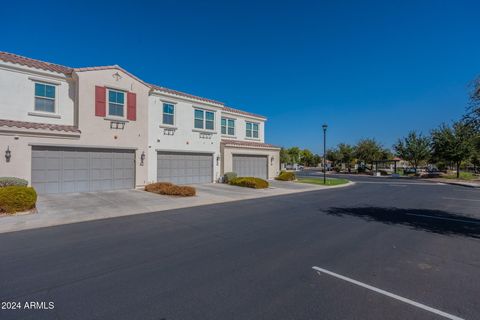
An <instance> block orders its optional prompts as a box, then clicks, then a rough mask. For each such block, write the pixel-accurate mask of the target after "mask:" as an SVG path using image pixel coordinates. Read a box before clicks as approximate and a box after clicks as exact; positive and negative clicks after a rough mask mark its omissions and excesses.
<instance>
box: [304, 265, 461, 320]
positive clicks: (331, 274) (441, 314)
mask: <svg viewBox="0 0 480 320" xmlns="http://www.w3.org/2000/svg"><path fill="white" fill-rule="evenodd" d="M312 269H313V270H315V271H317V272H318V273H319V274H322V273H325V274H328V275H330V276H332V277H335V278H338V279H341V280H344V281H347V282H350V283H353V284H356V285H357V286H360V287H363V288H366V289H369V290H372V291H375V292H377V293H380V294H383V295H385V296H387V297H390V298H393V299H396V300H399V301H402V302H405V303H408V304H410V305H412V306H415V307H417V308H420V309H423V310H426V311H429V312H431V313H434V314H437V315H439V316H442V317H445V318H447V319H452V320H464V319H463V318H460V317H457V316H454V315H452V314H449V313H446V312H443V311H441V310H438V309H435V308H432V307H429V306H426V305H424V304H422V303H419V302H415V301H413V300H410V299H407V298H404V297H401V296H399V295H396V294H393V293H390V292H388V291H385V290H382V289H379V288H376V287H373V286H371V285H368V284H366V283H363V282H360V281H357V280H353V279H351V278H347V277H345V276H342V275H340V274H338V273H335V272H332V271H328V270H326V269H322V268H319V267H312Z"/></svg>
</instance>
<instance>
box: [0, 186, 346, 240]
mask: <svg viewBox="0 0 480 320" xmlns="http://www.w3.org/2000/svg"><path fill="white" fill-rule="evenodd" d="M287 183H289V182H287ZM354 184H355V182H352V181H349V182H348V183H346V184H342V185H337V186H331V187H325V186H320V185H313V184H310V185H309V184H305V185H308V186H309V187H310V188H308V189H297V190H295V189H283V190H281V191H280V190H279V189H276V190H278V191H277V192H276V193H275V194H269V193H258V194H255V195H252V196H242V197H240V198H238V199H232V198H220V199H216V200H210V201H203V202H197V203H194V204H191V203H188V202H178V203H176V204H175V205H168V206H155V207H151V208H149V209H148V210H145V208H142V209H141V210H138V211H134V210H126V211H120V210H118V211H114V212H112V213H107V214H104V215H103V216H88V215H85V216H82V218H81V219H79V218H78V217H67V216H65V217H63V220H58V221H46V220H42V216H41V213H35V214H32V215H31V217H32V220H31V221H18V220H17V221H14V220H15V219H16V217H25V216H26V215H22V216H15V215H12V216H5V217H1V218H0V234H2V233H9V232H16V231H24V230H32V229H39V228H48V227H55V226H60V225H66V224H73V223H81V222H88V221H96V220H105V219H112V218H119V217H125V216H132V215H138V214H148V213H157V212H162V211H169V210H177V209H185V208H194V207H200V206H208V205H213V204H222V203H228V202H237V201H243V200H253V199H260V198H269V197H278V196H285V195H291V194H297V193H303V192H314V191H321V190H329V189H336V188H344V187H349V186H352V185H354ZM238 188H241V187H238ZM259 190H261V189H259ZM136 191H138V192H146V191H142V190H136ZM28 216H30V215H28ZM12 219H13V220H12ZM3 221H5V222H7V221H8V222H13V223H11V224H9V225H6V224H3V225H2V222H3Z"/></svg>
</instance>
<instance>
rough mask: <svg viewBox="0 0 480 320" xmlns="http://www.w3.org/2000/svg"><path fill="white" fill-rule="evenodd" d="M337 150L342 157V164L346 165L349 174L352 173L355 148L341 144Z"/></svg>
mask: <svg viewBox="0 0 480 320" xmlns="http://www.w3.org/2000/svg"><path fill="white" fill-rule="evenodd" d="M337 150H338V152H339V153H340V155H341V158H342V160H341V161H342V163H344V164H345V166H346V167H347V169H348V172H350V170H351V168H352V166H353V165H354V162H355V148H354V147H353V146H351V145H349V144H346V143H340V144H339V145H338V146H337Z"/></svg>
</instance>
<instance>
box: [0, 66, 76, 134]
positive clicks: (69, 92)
mask: <svg viewBox="0 0 480 320" xmlns="http://www.w3.org/2000/svg"><path fill="white" fill-rule="evenodd" d="M36 81H37V82H45V83H48V84H51V85H53V86H54V87H55V88H56V89H55V96H56V97H55V109H56V110H55V113H42V112H37V111H35V110H34V101H35V82H36ZM0 88H1V94H0V119H8V120H16V121H28V122H41V123H53V124H62V125H73V121H74V107H75V104H74V101H75V84H74V82H73V81H72V79H71V78H69V77H67V76H65V75H64V74H59V73H55V72H49V71H44V70H39V69H34V68H29V67H24V66H19V65H14V64H10V63H5V62H0ZM42 115H43V116H42Z"/></svg>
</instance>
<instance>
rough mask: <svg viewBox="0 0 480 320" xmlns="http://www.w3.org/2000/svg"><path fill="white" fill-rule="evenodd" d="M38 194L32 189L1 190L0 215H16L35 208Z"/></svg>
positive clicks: (7, 188)
mask: <svg viewBox="0 0 480 320" xmlns="http://www.w3.org/2000/svg"><path fill="white" fill-rule="evenodd" d="M36 202H37V193H36V192H35V189H33V188H32V187H21V186H12V187H4V188H0V213H8V214H11V213H15V212H19V211H26V210H30V209H33V208H35V203H36Z"/></svg>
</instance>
